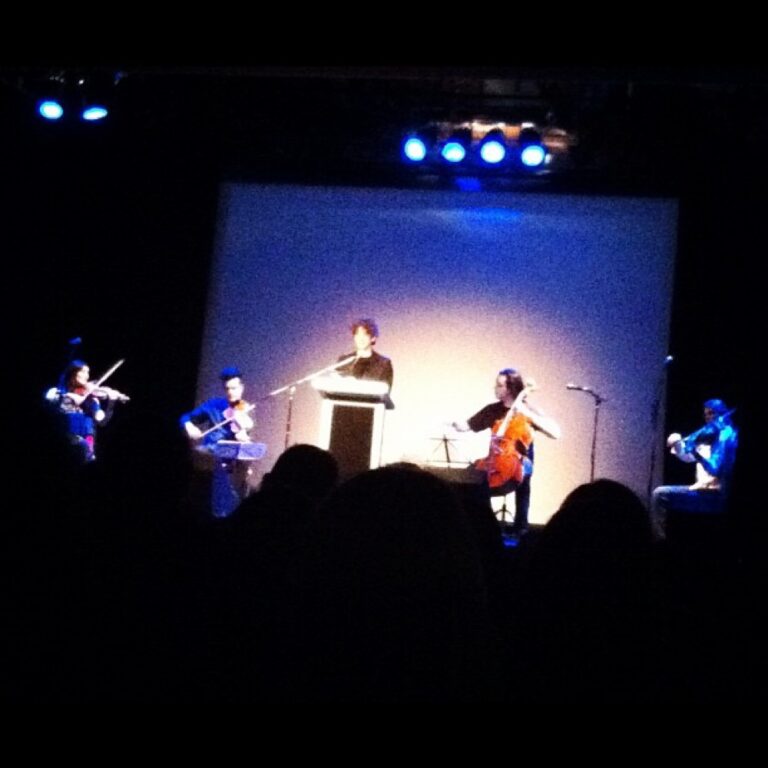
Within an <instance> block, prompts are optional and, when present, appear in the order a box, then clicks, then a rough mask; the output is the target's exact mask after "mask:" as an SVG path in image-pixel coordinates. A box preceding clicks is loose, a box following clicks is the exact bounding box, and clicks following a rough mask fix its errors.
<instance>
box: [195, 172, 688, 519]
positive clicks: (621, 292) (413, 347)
mask: <svg viewBox="0 0 768 768" xmlns="http://www.w3.org/2000/svg"><path fill="white" fill-rule="evenodd" d="M676 228H677V202H676V201H675V200H670V199H658V198H653V199H651V198H625V197H581V196H568V195H542V194H532V193H506V192H476V191H472V192H462V191H445V190H440V191H432V190H429V191H424V190H404V189H389V188H352V187H316V186H287V185H262V184H248V183H235V182H228V183H226V184H223V185H222V187H221V190H220V209H219V220H218V232H217V237H216V243H215V254H214V259H213V267H212V275H211V281H210V289H209V299H208V306H207V314H206V323H205V330H204V338H203V345H202V353H201V368H200V372H199V380H198V389H197V394H198V398H199V399H203V398H206V397H210V396H212V395H214V394H219V393H220V391H221V386H220V382H219V381H218V378H217V374H218V371H219V370H220V369H221V368H223V367H224V366H227V365H237V366H238V367H239V368H240V369H241V370H242V371H243V373H244V376H245V378H246V399H247V400H249V401H251V402H252V401H254V400H258V399H259V398H261V397H264V396H265V395H267V393H269V392H271V391H273V390H275V389H277V388H279V387H281V386H283V385H285V384H288V383H290V382H292V381H295V380H298V379H300V378H303V377H304V376H307V375H308V374H311V373H313V372H314V371H317V370H319V369H321V368H324V367H325V366H328V365H331V364H332V363H334V362H335V361H336V360H337V358H338V357H339V355H341V354H343V353H345V352H349V351H351V350H352V349H353V346H352V335H351V332H350V324H351V322H352V321H353V320H355V319H356V318H359V317H372V318H375V319H376V321H377V322H378V324H379V327H380V337H379V340H378V344H377V347H376V348H377V350H378V351H379V352H381V353H382V354H384V355H387V356H389V357H390V358H391V359H392V362H393V366H394V373H395V377H394V386H393V389H392V399H393V401H394V403H395V406H396V407H395V410H393V411H389V412H388V413H387V416H386V423H385V430H384V444H383V452H382V456H383V462H384V463H390V462H393V461H401V460H403V461H411V462H415V463H417V464H425V463H427V462H429V461H430V460H433V459H440V458H442V456H441V453H440V452H441V450H442V447H441V443H440V441H439V439H440V438H442V437H443V435H444V434H446V426H445V425H446V423H448V422H451V421H453V420H455V419H465V418H467V417H468V416H470V415H471V414H473V413H475V412H476V411H477V410H478V409H479V408H481V407H482V406H483V405H486V404H487V403H490V402H492V401H493V399H494V398H493V384H494V381H495V377H496V373H497V372H498V371H499V370H500V369H502V368H505V367H514V368H518V369H519V370H520V371H521V372H522V374H523V375H524V377H526V378H532V379H534V380H535V381H536V383H537V385H538V389H537V390H536V391H535V392H534V393H533V394H532V395H530V398H529V402H530V403H531V404H532V405H534V406H536V407H537V408H539V409H540V410H542V411H544V412H545V413H547V414H548V415H551V416H553V417H554V418H556V419H557V420H558V422H559V423H560V426H561V428H562V432H563V434H562V438H561V439H560V440H552V439H549V438H547V437H546V436H544V435H542V434H537V437H536V443H535V444H536V463H535V464H536V466H535V472H534V477H533V484H532V498H531V512H530V517H531V521H532V522H534V523H543V522H546V520H548V519H549V517H551V515H552V514H553V513H554V512H555V511H556V510H557V508H558V506H559V505H560V503H561V502H562V500H563V498H564V497H565V496H566V494H567V493H568V492H570V491H571V490H572V489H573V488H574V487H576V486H577V485H579V484H581V483H583V482H587V481H589V479H590V469H591V463H590V453H591V444H592V435H593V424H594V412H595V408H594V400H593V398H592V397H591V396H590V395H588V394H586V393H585V392H582V391H575V390H568V389H566V385H567V384H568V383H575V384H578V385H581V386H587V387H590V388H592V389H593V390H594V391H596V392H597V393H599V394H600V395H601V396H602V397H603V398H604V399H605V402H604V403H603V405H602V406H601V408H600V411H599V425H598V431H597V452H596V462H595V476H596V477H609V478H613V479H615V480H619V481H621V482H624V483H626V484H627V485H629V486H630V487H631V488H632V489H633V490H635V491H636V492H637V493H638V494H639V495H640V496H641V498H645V495H646V489H647V486H648V482H649V472H650V464H651V450H652V446H653V441H654V429H653V424H654V418H653V415H654V405H655V403H658V402H659V399H660V408H659V413H658V418H657V423H658V424H663V418H664V410H663V409H664V401H663V394H664V393H663V383H664V361H665V357H666V355H667V352H668V338H669V324H670V310H671V300H672V284H673V272H674V259H675V251H676ZM320 400H321V397H320V395H319V393H318V392H317V391H316V390H315V389H313V388H312V387H311V386H310V385H308V384H303V385H301V386H299V387H298V388H297V390H296V392H295V396H294V399H293V404H292V409H291V411H292V422H291V430H290V443H291V444H293V443H300V442H303V443H314V444H317V443H318V438H319V424H320ZM190 405H191V404H190ZM287 415H288V399H287V394H282V395H278V396H275V397H268V398H266V399H265V400H263V401H261V402H259V405H258V406H257V409H256V420H257V429H256V430H255V433H254V438H255V439H256V440H258V441H262V442H265V443H266V444H267V446H268V454H267V456H266V457H265V459H264V460H263V461H262V462H261V466H260V470H261V472H266V471H268V470H269V469H270V468H271V466H272V465H273V463H274V461H275V460H276V458H277V457H278V456H279V454H280V453H281V452H282V450H283V448H284V446H285V442H286V426H287ZM448 436H449V437H451V438H456V442H455V443H453V445H452V456H451V458H453V459H457V460H467V461H468V460H470V459H474V458H478V457H481V456H484V455H485V454H486V453H487V447H488V438H489V433H488V432H486V433H479V434H474V433H465V434H461V435H457V434H454V433H451V432H450V431H449V432H448ZM662 464H663V462H662V461H661V458H660V457H657V460H656V472H655V477H654V478H653V483H654V484H657V483H658V482H659V481H660V477H661V468H662ZM256 482H258V479H257V481H256Z"/></svg>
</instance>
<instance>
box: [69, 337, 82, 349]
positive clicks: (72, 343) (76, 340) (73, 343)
mask: <svg viewBox="0 0 768 768" xmlns="http://www.w3.org/2000/svg"><path fill="white" fill-rule="evenodd" d="M82 343H83V340H82V339H81V338H80V337H79V336H75V338H74V339H70V340H69V346H70V347H76V346H77V345H78V344H82Z"/></svg>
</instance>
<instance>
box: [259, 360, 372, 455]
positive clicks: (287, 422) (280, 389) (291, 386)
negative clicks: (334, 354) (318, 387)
mask: <svg viewBox="0 0 768 768" xmlns="http://www.w3.org/2000/svg"><path fill="white" fill-rule="evenodd" d="M356 357H357V355H350V356H349V357H345V358H344V359H343V360H339V362H338V363H333V364H332V365H327V366H326V367H325V368H321V369H320V370H319V371H315V372H314V373H310V374H309V375H308V376H304V377H302V378H301V379H296V381H292V382H290V383H289V384H286V385H284V386H282V387H278V388H277V389H273V390H272V391H271V392H270V393H268V394H266V395H264V397H261V398H259V400H267V399H268V398H270V397H274V396H275V395H279V394H281V393H282V392H285V391H287V392H288V413H287V415H286V419H285V448H288V444H289V443H290V440H291V418H292V415H293V397H294V395H295V394H296V387H298V386H299V384H304V383H306V382H307V381H311V380H312V379H316V378H317V377H318V376H322V375H323V374H324V373H328V372H329V371H333V370H336V368H341V367H342V366H344V365H347V364H349V363H351V362H352V361H353V360H354V359H355V358H356Z"/></svg>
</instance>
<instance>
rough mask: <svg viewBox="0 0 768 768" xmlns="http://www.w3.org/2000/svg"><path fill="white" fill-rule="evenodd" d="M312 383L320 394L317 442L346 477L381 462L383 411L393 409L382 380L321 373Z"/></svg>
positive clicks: (341, 475)
mask: <svg viewBox="0 0 768 768" xmlns="http://www.w3.org/2000/svg"><path fill="white" fill-rule="evenodd" d="M312 386H313V387H314V388H315V389H317V390H318V392H320V394H321V395H322V396H323V402H322V406H321V409H320V438H319V441H318V445H319V446H320V447H321V448H325V449H326V450H328V451H330V453H331V454H333V457H334V458H335V459H336V461H337V462H338V463H339V475H340V477H341V478H342V479H346V478H349V477H352V476H353V475H356V474H358V473H360V472H364V471H365V470H366V469H373V468H375V467H378V466H379V465H380V464H381V445H382V441H383V438H384V412H385V411H386V410H387V409H392V408H394V405H393V403H392V401H391V400H390V399H389V387H388V386H387V383H386V382H384V381H370V380H367V379H355V378H352V377H351V376H324V377H321V378H317V379H314V380H313V382H312Z"/></svg>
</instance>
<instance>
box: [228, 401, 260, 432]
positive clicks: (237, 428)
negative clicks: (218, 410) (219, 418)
mask: <svg viewBox="0 0 768 768" xmlns="http://www.w3.org/2000/svg"><path fill="white" fill-rule="evenodd" d="M253 408H254V406H253V405H250V404H248V403H246V402H245V400H238V401H237V402H236V403H234V404H233V405H230V406H229V407H228V408H225V409H224V419H225V421H224V422H223V424H226V423H229V425H230V428H231V429H232V432H233V433H234V434H235V437H237V439H238V440H248V435H247V434H246V433H247V432H248V430H249V429H253V426H254V424H253V419H252V418H251V417H250V416H249V415H248V414H249V413H250V412H251V411H252V410H253Z"/></svg>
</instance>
